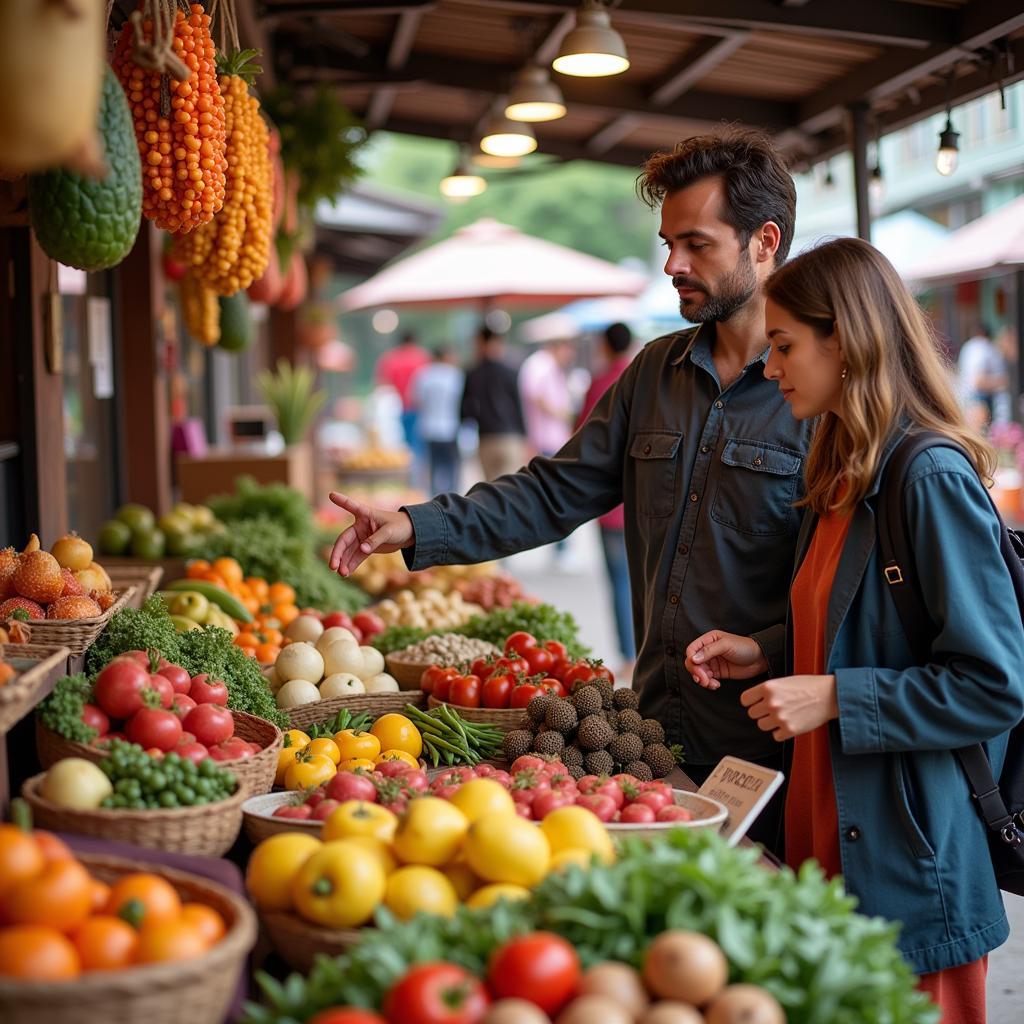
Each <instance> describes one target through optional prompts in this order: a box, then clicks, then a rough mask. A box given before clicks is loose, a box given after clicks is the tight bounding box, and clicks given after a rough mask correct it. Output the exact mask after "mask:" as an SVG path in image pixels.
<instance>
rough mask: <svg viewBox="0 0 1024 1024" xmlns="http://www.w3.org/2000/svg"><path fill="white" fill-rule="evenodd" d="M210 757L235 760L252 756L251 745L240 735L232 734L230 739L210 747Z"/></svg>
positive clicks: (220, 759)
mask: <svg viewBox="0 0 1024 1024" xmlns="http://www.w3.org/2000/svg"><path fill="white" fill-rule="evenodd" d="M210 757H212V758H213V759H214V761H237V760H238V759H239V758H246V757H252V747H250V746H249V744H248V743H246V742H245V740H243V739H241V738H240V737H238V736H232V737H231V739H229V740H225V741H224V742H223V743H218V744H216V745H215V746H212V747H210Z"/></svg>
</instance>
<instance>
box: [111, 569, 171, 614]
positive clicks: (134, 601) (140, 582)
mask: <svg viewBox="0 0 1024 1024" xmlns="http://www.w3.org/2000/svg"><path fill="white" fill-rule="evenodd" d="M107 575H108V576H109V577H110V582H111V583H112V584H113V586H114V589H115V590H126V589H127V588H128V587H134V588H135V593H134V594H133V595H132V597H131V599H130V600H129V602H128V606H129V607H130V608H141V607H142V606H143V605H144V604H145V603H146V598H148V597H149V596H150V595H151V594H153V593H155V592H156V589H157V587H159V586H160V581H161V580H162V579H163V576H164V571H163V569H162V568H161V567H160V566H159V565H111V566H109V567H108V568H107Z"/></svg>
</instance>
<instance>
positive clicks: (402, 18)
mask: <svg viewBox="0 0 1024 1024" xmlns="http://www.w3.org/2000/svg"><path fill="white" fill-rule="evenodd" d="M424 13H425V12H424V11H423V9H417V10H409V11H402V13H401V14H400V15H399V16H398V24H397V25H396V26H395V34H394V35H393V36H392V37H391V45H390V46H389V47H388V56H387V60H386V61H385V63H386V64H387V67H388V70H389V71H401V69H402V68H403V67H404V65H405V62H406V61H407V60H408V59H409V54H410V53H412V48H413V44H414V43H415V42H416V33H417V32H418V31H419V28H420V22H421V21H422V20H423V15H424ZM395 96H396V92H395V90H394V89H393V88H388V87H385V88H383V89H378V90H377V91H376V92H375V93H374V94H373V98H372V99H371V100H370V105H369V107H367V110H366V127H367V128H369V129H370V131H374V130H376V129H377V128H380V126H381V125H383V124H384V122H385V121H387V119H388V117H389V116H390V114H391V108H392V107H393V106H394V104H395Z"/></svg>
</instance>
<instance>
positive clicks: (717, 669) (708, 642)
mask: <svg viewBox="0 0 1024 1024" xmlns="http://www.w3.org/2000/svg"><path fill="white" fill-rule="evenodd" d="M684 664H685V665H686V671H687V672H689V673H690V675H691V676H693V681H694V682H695V683H697V684H698V686H703V687H704V689H705V690H717V689H718V688H719V687H720V686H721V685H722V683H721V680H723V679H753V678H754V676H760V675H763V674H764V673H765V672H767V671H768V661H767V659H766V658H765V656H764V654H763V652H762V651H761V648H760V647H759V646H758V644H757V641H755V640H751V638H750V637H749V636H738V635H737V634H736V633H723V632H722V631H721V630H720V629H712V630H711V631H710V632H708V633H705V634H704V635H703V636H699V637H697V639H696V640H694V641H693V643H691V644H690V646H689V647H687V648H686V661H685V662H684Z"/></svg>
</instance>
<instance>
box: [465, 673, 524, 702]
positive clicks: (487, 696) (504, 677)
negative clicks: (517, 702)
mask: <svg viewBox="0 0 1024 1024" xmlns="http://www.w3.org/2000/svg"><path fill="white" fill-rule="evenodd" d="M474 675H475V673H474ZM515 685H516V681H515V678H514V677H513V676H510V675H509V674H508V673H507V672H495V673H494V674H493V675H492V676H490V678H488V679H485V680H484V685H483V697H482V703H483V706H484V707H485V708H507V707H508V702H509V698H510V697H511V696H512V691H513V690H514V689H515Z"/></svg>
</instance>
